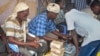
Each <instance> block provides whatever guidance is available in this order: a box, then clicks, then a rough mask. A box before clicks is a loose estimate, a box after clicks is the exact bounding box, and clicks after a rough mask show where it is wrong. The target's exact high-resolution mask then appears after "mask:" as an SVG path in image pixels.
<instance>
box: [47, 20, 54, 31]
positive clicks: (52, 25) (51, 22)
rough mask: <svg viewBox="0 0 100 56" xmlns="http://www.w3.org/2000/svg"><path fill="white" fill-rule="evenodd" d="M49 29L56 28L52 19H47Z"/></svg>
mask: <svg viewBox="0 0 100 56" xmlns="http://www.w3.org/2000/svg"><path fill="white" fill-rule="evenodd" d="M49 22H50V23H49V31H50V32H52V31H54V30H56V26H55V24H54V22H53V21H52V20H50V21H49Z"/></svg>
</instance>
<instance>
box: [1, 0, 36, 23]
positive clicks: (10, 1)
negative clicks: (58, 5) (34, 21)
mask: <svg viewBox="0 0 100 56" xmlns="http://www.w3.org/2000/svg"><path fill="white" fill-rule="evenodd" d="M18 2H25V3H27V4H28V5H29V7H30V15H29V18H33V17H34V16H35V15H36V13H37V0H0V25H1V24H3V23H4V21H5V19H6V18H7V17H8V16H9V15H10V14H11V13H12V10H13V8H14V7H15V5H16V4H17V3H18Z"/></svg>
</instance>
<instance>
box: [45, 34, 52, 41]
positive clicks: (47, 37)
mask: <svg viewBox="0 0 100 56" xmlns="http://www.w3.org/2000/svg"><path fill="white" fill-rule="evenodd" d="M43 39H45V40H47V41H52V40H54V39H53V38H51V37H49V36H47V35H45V36H43Z"/></svg>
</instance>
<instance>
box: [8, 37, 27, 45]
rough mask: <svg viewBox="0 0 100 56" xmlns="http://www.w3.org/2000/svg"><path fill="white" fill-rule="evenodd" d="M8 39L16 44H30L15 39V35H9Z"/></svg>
mask: <svg viewBox="0 0 100 56" xmlns="http://www.w3.org/2000/svg"><path fill="white" fill-rule="evenodd" d="M8 41H9V42H10V43H13V44H16V45H18V46H28V43H24V42H21V41H18V40H16V39H14V38H13V37H8Z"/></svg>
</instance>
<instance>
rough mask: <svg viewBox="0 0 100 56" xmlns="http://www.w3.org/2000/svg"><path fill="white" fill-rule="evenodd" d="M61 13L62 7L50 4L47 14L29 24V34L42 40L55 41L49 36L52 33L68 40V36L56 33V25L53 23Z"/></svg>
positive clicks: (38, 16) (42, 14)
mask: <svg viewBox="0 0 100 56" xmlns="http://www.w3.org/2000/svg"><path fill="white" fill-rule="evenodd" d="M59 11H60V7H59V5H58V4H56V3H50V4H48V6H47V11H46V12H44V13H41V14H39V15H37V16H36V17H35V18H33V19H32V20H31V21H30V22H29V24H28V32H29V33H30V34H32V35H35V36H38V37H39V38H40V39H45V40H47V41H52V40H54V38H53V37H49V36H47V33H48V32H51V33H53V34H55V35H57V36H59V37H61V38H63V39H66V36H64V35H63V34H60V33H59V32H58V31H56V27H55V24H54V23H53V20H54V19H55V18H56V16H57V14H58V13H59Z"/></svg>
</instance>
